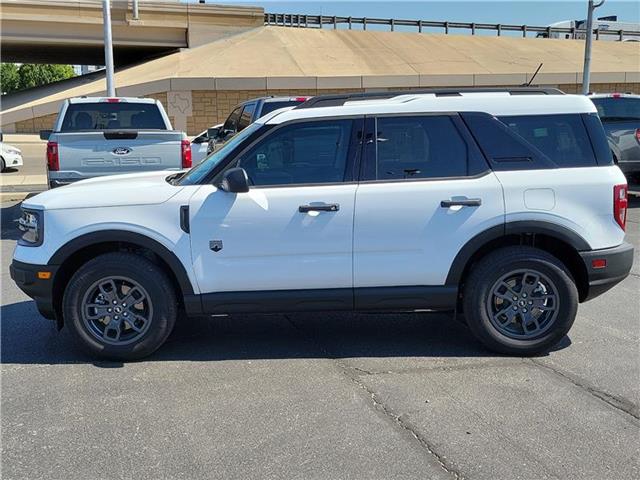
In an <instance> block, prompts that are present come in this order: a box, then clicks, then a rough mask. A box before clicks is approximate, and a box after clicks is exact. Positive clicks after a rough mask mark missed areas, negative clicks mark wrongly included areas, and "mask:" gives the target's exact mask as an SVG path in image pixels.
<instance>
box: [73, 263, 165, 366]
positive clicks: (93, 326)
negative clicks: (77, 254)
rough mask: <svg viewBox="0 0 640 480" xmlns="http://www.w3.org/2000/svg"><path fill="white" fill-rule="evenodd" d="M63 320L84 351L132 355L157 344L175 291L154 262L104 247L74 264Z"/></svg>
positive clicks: (162, 338) (123, 357)
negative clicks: (93, 255)
mask: <svg viewBox="0 0 640 480" xmlns="http://www.w3.org/2000/svg"><path fill="white" fill-rule="evenodd" d="M63 315H64V319H65V324H66V325H67V326H68V327H69V328H70V330H71V332H72V334H73V336H74V337H75V338H76V339H77V340H78V342H79V343H80V346H81V347H83V348H84V350H86V351H87V352H88V353H89V354H91V355H96V356H99V357H103V358H108V359H114V360H135V359H138V358H142V357H145V356H147V355H150V354H151V353H153V352H154V351H155V350H156V349H157V348H158V347H160V345H162V344H163V343H164V342H165V340H166V339H167V337H168V336H169V334H170V333H171V330H172V329H173V326H174V324H175V320H176V315H177V307H176V296H175V292H174V289H173V286H172V284H171V281H170V280H169V278H168V277H167V275H166V274H165V272H164V271H163V270H162V269H161V268H160V267H159V266H158V265H156V264H155V263H153V262H152V261H150V260H149V259H147V258H145V257H142V256H140V255H135V254H132V253H119V252H114V253H106V254H104V255H100V256H98V257H96V258H94V259H92V260H90V261H88V262H87V263H85V264H84V265H83V266H82V267H80V268H79V269H78V271H77V272H76V273H75V275H74V276H73V277H72V278H71V281H70V282H69V284H68V286H67V288H66V290H65V293H64V298H63Z"/></svg>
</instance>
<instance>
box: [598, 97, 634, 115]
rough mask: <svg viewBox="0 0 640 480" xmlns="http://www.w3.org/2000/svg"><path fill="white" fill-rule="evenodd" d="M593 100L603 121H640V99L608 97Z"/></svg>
mask: <svg viewBox="0 0 640 480" xmlns="http://www.w3.org/2000/svg"><path fill="white" fill-rule="evenodd" d="M591 100H592V101H593V103H594V105H595V106H596V108H597V109H598V115H599V116H600V119H601V120H602V121H607V120H609V121H611V120H638V119H640V98H629V97H619V98H615V97H608V98H592V99H591Z"/></svg>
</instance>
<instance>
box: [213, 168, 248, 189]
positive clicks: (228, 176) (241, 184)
mask: <svg viewBox="0 0 640 480" xmlns="http://www.w3.org/2000/svg"><path fill="white" fill-rule="evenodd" d="M220 187H221V188H222V189H223V190H224V191H225V192H229V193H246V192H248V191H249V177H248V176H247V172H246V171H245V169H244V168H230V169H229V170H227V171H226V172H225V173H224V176H223V177H222V183H221V185H220Z"/></svg>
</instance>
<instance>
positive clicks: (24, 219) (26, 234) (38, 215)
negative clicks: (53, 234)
mask: <svg viewBox="0 0 640 480" xmlns="http://www.w3.org/2000/svg"><path fill="white" fill-rule="evenodd" d="M42 214H43V212H42V211H41V210H25V209H22V216H21V217H20V220H18V229H19V230H20V231H21V232H23V233H22V238H20V239H19V240H18V244H19V245H24V246H25V247H37V246H39V245H42V241H43V240H44V238H43V234H44V224H43V218H42V217H43V215H42Z"/></svg>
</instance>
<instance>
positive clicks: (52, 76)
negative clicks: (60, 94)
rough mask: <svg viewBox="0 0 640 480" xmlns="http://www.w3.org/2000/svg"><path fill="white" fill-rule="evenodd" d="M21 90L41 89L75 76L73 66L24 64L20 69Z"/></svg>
mask: <svg viewBox="0 0 640 480" xmlns="http://www.w3.org/2000/svg"><path fill="white" fill-rule="evenodd" d="M18 75H19V77H20V84H19V88H20V90H22V89H25V88H33V87H39V86H40V85H46V84H47V83H52V82H57V81H58V80H64V79H66V78H71V77H73V76H74V71H73V67H72V66H71V65H46V64H39V63H23V64H22V65H20V67H19V68H18Z"/></svg>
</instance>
